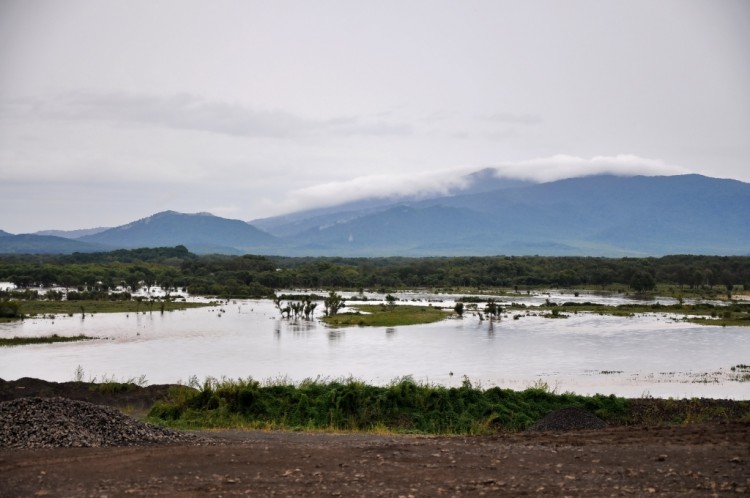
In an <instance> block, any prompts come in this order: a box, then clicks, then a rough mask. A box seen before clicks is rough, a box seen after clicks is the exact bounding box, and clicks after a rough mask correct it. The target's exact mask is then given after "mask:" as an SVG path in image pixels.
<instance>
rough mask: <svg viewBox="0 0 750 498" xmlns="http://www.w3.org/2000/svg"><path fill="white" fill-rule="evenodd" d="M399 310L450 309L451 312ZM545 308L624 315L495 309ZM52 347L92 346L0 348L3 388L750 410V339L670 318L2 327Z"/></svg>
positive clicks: (230, 314) (264, 314)
mask: <svg viewBox="0 0 750 498" xmlns="http://www.w3.org/2000/svg"><path fill="white" fill-rule="evenodd" d="M368 297H369V298H370V299H372V298H377V297H378V296H373V295H371V296H368ZM380 297H382V296H380ZM397 297H399V298H400V299H402V300H403V301H409V302H418V303H422V304H424V305H434V306H441V307H443V306H444V307H448V308H452V307H453V304H454V300H453V299H454V298H455V296H445V295H431V294H419V293H404V294H399V295H398V296H397ZM546 299H550V300H553V301H555V302H558V303H562V302H566V301H591V302H602V303H606V304H620V303H621V302H625V301H626V298H623V297H621V296H593V295H581V296H578V297H575V296H573V295H566V296H560V295H551V296H550V295H536V296H528V297H524V298H523V299H520V298H518V297H514V298H512V299H510V298H503V297H500V300H502V301H504V302H506V303H508V302H510V301H515V302H526V303H527V304H539V303H541V302H544V301H545V300H546ZM662 302H663V303H665V304H667V303H669V301H668V300H666V301H664V300H663V301H662ZM481 307H483V305H480V308H481ZM320 308H322V305H321V306H319V309H318V311H320ZM513 315H521V316H520V317H519V318H518V319H514V318H513ZM50 334H58V335H61V336H67V335H78V334H84V335H87V336H94V337H98V338H100V339H97V340H94V341H84V342H75V343H58V344H45V345H33V346H20V347H9V348H0V378H3V379H6V380H11V379H17V378H20V377H38V378H42V379H46V380H52V381H70V380H74V378H75V375H76V370H77V369H79V367H80V369H82V370H83V372H84V376H83V380H100V381H101V380H103V379H105V378H106V379H114V380H119V381H124V380H128V379H137V378H139V377H141V376H145V378H146V379H147V381H148V383H150V384H162V383H175V382H187V381H188V379H189V378H190V377H192V376H196V377H197V378H198V380H199V381H202V380H203V379H204V378H206V377H208V376H212V377H217V378H220V377H229V378H238V377H242V378H247V377H252V378H254V379H257V380H269V381H276V380H290V381H295V382H297V381H301V380H304V379H307V378H312V379H315V378H321V379H322V380H326V379H328V380H330V379H340V378H347V377H354V378H357V379H359V380H363V381H366V382H369V383H373V384H380V385H383V384H388V383H390V382H392V381H394V380H397V379H398V378H401V377H403V376H411V377H412V378H414V379H415V380H417V381H422V382H428V383H434V384H441V385H449V386H454V385H459V384H460V383H461V382H462V381H463V380H464V379H469V380H470V381H471V382H472V383H473V384H474V385H481V387H483V388H489V387H494V386H499V387H503V388H512V389H525V388H527V387H530V386H534V385H537V386H538V385H543V384H546V385H547V386H548V387H549V388H550V389H554V390H556V391H557V392H566V391H571V392H576V393H580V394H594V393H602V394H616V395H620V396H627V397H640V396H654V397H675V398H683V397H710V398H734V399H750V382H741V381H740V379H741V377H742V374H741V373H739V371H732V367H736V366H737V365H747V364H750V329H748V328H742V327H713V326H700V325H693V324H689V323H684V322H682V321H678V320H675V319H674V317H670V316H667V315H665V314H647V315H638V316H635V317H631V318H623V317H612V316H600V315H597V314H592V313H579V314H571V315H569V317H568V318H564V319H550V318H544V317H541V316H535V315H534V314H533V313H532V314H530V315H529V314H526V313H525V312H520V313H519V312H513V313H512V314H507V315H504V317H503V318H502V319H500V320H495V321H492V322H490V321H488V320H480V318H479V317H478V316H477V315H476V314H474V313H472V312H471V311H467V313H466V314H465V316H464V318H450V319H447V320H444V321H442V322H439V323H435V324H428V325H415V326H403V327H393V328H385V327H373V328H369V327H367V328H365V327H346V328H331V327H328V326H326V325H324V324H323V323H321V322H318V321H317V320H312V321H305V320H301V319H300V320H294V319H291V320H290V319H281V318H280V317H279V313H278V311H277V310H276V309H275V308H274V305H273V303H272V302H270V301H268V300H264V301H260V300H237V301H230V302H224V303H222V304H221V305H217V306H212V307H208V308H197V309H190V310H184V311H174V312H167V313H164V314H160V313H159V312H158V311H154V312H152V313H151V312H145V313H144V312H141V313H129V314H125V313H119V314H96V315H90V314H87V315H85V317H82V316H81V314H76V315H74V316H67V315H57V316H55V317H54V318H35V319H27V320H25V321H22V322H15V323H3V324H0V337H14V336H16V337H22V336H23V337H31V336H44V335H50Z"/></svg>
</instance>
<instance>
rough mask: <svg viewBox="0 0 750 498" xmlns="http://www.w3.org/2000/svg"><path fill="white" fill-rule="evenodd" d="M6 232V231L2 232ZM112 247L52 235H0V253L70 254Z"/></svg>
mask: <svg viewBox="0 0 750 498" xmlns="http://www.w3.org/2000/svg"><path fill="white" fill-rule="evenodd" d="M4 233H6V234H7V232H4ZM111 249H112V248H111V247H109V246H106V245H102V244H92V243H87V242H81V241H78V240H71V239H66V238H64V237H54V236H52V235H34V234H23V235H10V234H7V235H4V236H2V235H0V254H72V253H74V252H97V251H109V250H111Z"/></svg>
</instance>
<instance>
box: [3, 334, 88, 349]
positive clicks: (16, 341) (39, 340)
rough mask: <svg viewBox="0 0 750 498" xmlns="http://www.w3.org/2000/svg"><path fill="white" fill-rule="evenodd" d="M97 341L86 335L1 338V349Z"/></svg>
mask: <svg viewBox="0 0 750 498" xmlns="http://www.w3.org/2000/svg"><path fill="white" fill-rule="evenodd" d="M95 339H97V337H89V336H86V335H76V336H70V337H65V336H59V335H57V334H54V335H48V336H44V337H11V338H0V347H11V346H28V345H30V344H51V343H54V342H77V341H92V340H95Z"/></svg>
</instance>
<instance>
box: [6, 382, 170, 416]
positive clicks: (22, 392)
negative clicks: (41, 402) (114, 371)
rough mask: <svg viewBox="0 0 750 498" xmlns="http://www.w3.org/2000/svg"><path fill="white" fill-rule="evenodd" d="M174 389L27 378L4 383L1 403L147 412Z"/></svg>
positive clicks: (159, 386) (156, 386)
mask: <svg viewBox="0 0 750 498" xmlns="http://www.w3.org/2000/svg"><path fill="white" fill-rule="evenodd" d="M171 387H172V386H170V385H153V386H146V387H141V386H138V385H136V384H116V383H112V384H95V383H91V382H49V381H46V380H40V379H32V378H29V377H24V378H21V379H18V380H10V381H6V380H3V379H0V402H2V401H10V400H13V399H18V398H27V397H42V398H54V397H58V396H59V397H62V398H68V399H77V400H79V401H88V402H89V403H94V404H97V405H107V406H116V407H118V408H128V409H132V410H139V411H147V410H148V409H149V408H151V406H152V405H153V404H154V403H155V402H156V401H162V400H164V399H165V398H166V397H167V393H168V392H169V389H170V388H171Z"/></svg>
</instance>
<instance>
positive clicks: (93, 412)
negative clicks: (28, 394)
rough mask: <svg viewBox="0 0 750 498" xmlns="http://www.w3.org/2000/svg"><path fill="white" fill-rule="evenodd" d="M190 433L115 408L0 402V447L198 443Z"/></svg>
mask: <svg viewBox="0 0 750 498" xmlns="http://www.w3.org/2000/svg"><path fill="white" fill-rule="evenodd" d="M199 440H200V438H199V437H198V436H196V435H193V434H188V433H184V432H179V431H174V430H171V429H166V428H163V427H157V426H155V425H151V424H146V423H143V422H139V421H138V420H135V419H134V418H131V417H128V416H127V415H124V414H122V413H121V412H119V411H118V410H117V409H115V408H111V407H107V406H100V405H94V404H91V403H87V402H85V401H76V400H71V399H66V398H36V397H34V398H18V399H15V400H12V401H6V402H3V403H0V448H60V447H101V446H135V445H145V444H152V443H162V444H163V443H181V442H188V441H189V442H197V441H199Z"/></svg>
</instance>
